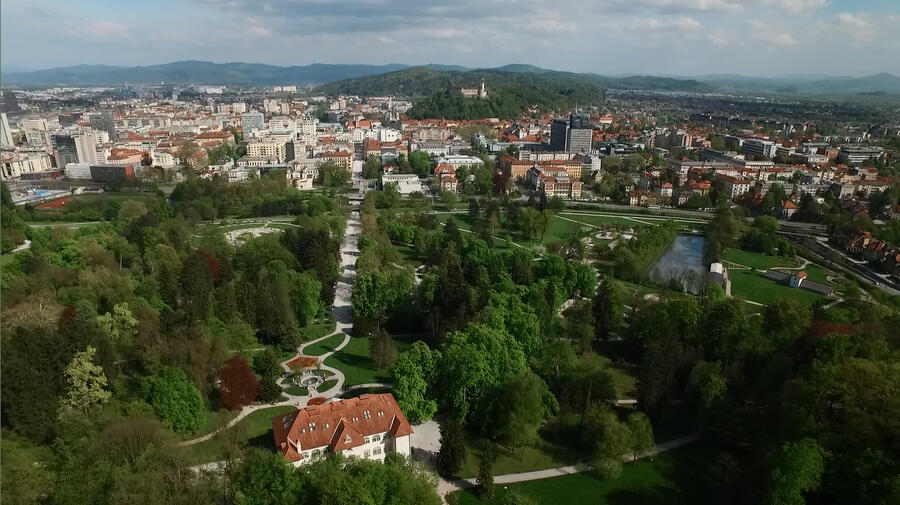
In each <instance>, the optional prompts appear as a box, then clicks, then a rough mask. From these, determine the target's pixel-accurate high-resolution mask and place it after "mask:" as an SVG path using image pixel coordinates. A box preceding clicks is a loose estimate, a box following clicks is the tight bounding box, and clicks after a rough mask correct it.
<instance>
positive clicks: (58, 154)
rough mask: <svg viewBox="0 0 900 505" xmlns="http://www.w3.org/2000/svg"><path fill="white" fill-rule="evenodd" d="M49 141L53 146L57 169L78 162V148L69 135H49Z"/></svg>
mask: <svg viewBox="0 0 900 505" xmlns="http://www.w3.org/2000/svg"><path fill="white" fill-rule="evenodd" d="M50 141H51V143H52V144H53V149H54V153H53V154H54V157H55V158H56V166H57V168H65V167H66V165H68V164H69V163H77V162H78V148H77V146H76V145H75V139H74V138H72V136H71V135H51V136H50Z"/></svg>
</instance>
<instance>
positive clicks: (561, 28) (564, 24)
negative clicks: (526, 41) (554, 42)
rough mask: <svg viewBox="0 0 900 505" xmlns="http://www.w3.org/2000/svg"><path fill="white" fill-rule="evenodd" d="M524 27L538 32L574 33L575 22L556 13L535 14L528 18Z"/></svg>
mask: <svg viewBox="0 0 900 505" xmlns="http://www.w3.org/2000/svg"><path fill="white" fill-rule="evenodd" d="M525 28H527V29H528V30H530V31H533V32H538V33H547V34H553V33H575V31H576V28H575V23H573V22H572V21H570V20H568V19H563V18H561V17H559V16H556V15H551V14H547V15H544V16H535V17H533V18H532V19H530V20H528V22H527V23H526V24H525Z"/></svg>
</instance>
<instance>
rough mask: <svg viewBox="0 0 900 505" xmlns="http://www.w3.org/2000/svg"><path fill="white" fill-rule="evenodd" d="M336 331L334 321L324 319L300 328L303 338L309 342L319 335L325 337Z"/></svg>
mask: <svg viewBox="0 0 900 505" xmlns="http://www.w3.org/2000/svg"><path fill="white" fill-rule="evenodd" d="M333 331H334V321H323V322H321V323H311V324H308V325H306V326H304V327H303V328H300V334H301V335H302V336H303V340H305V341H307V342H309V341H310V340H315V339H317V338H319V337H324V336H325V335H328V334H329V333H331V332H333Z"/></svg>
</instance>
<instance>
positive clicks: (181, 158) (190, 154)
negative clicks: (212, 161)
mask: <svg viewBox="0 0 900 505" xmlns="http://www.w3.org/2000/svg"><path fill="white" fill-rule="evenodd" d="M199 153H200V146H198V145H197V143H196V142H194V141H193V140H185V141H184V142H182V143H181V144H180V145H179V146H178V164H179V165H180V166H181V170H182V172H183V173H184V174H185V176H187V177H188V178H190V177H193V176H194V175H196V172H195V170H196V169H198V168H202V167H203V166H204V165H205V163H202V162H200V161H198V154H199ZM203 158H204V159H205V157H203Z"/></svg>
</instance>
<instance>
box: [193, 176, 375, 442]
mask: <svg viewBox="0 0 900 505" xmlns="http://www.w3.org/2000/svg"><path fill="white" fill-rule="evenodd" d="M355 175H356V174H355ZM355 182H356V181H355ZM359 204H360V201H359V200H354V199H351V200H350V217H349V218H348V219H347V227H346V228H345V230H344V241H343V242H342V243H341V250H340V253H341V276H340V279H339V280H338V282H337V284H336V286H335V290H334V306H333V307H332V309H331V310H332V314H333V315H334V320H335V328H334V331H332V332H331V333H329V334H327V335H325V336H322V337H319V338H317V339H315V340H311V341H309V342H305V343H303V344H301V345H300V347H298V348H297V354H295V355H294V356H292V357H291V358H290V359H287V360H285V361H283V362H282V363H281V368H283V369H284V371H285V372H287V373H291V372H292V370H291V368H290V367H289V366H288V363H289V362H290V361H291V360H293V359H296V358H298V357H300V356H303V350H304V349H305V348H306V347H308V346H310V345H312V344H315V343H316V342H319V341H322V340H325V339H326V338H328V337H331V336H333V335H337V334H343V335H344V339H343V340H342V341H341V342H340V343H339V344H338V345H337V346H335V348H334V349H332V350H331V351H329V352H326V353H325V354H322V355H321V356H317V358H318V360H319V363H320V365H319V369H320V370H325V371H328V372H331V373H332V376H331V377H329V378H328V380H337V383H336V384H335V385H334V386H333V387H331V388H330V389H328V390H327V391H316V396H317V397H319V396H322V397H325V398H328V399H330V398H333V397H335V396H337V395H338V394H339V393H340V392H341V388H342V387H343V386H344V381H345V377H344V373H343V372H341V371H340V370H338V369H337V368H334V367H331V366H327V365H325V360H326V359H328V357H329V356H331V355H332V354H334V353H336V352H337V351H339V350H341V349H342V348H343V347H344V346H346V345H347V343H349V342H350V333H352V330H353V311H352V307H351V301H350V296H351V293H352V288H353V281H354V279H356V257H357V256H359V247H358V244H359V234H360V231H361V226H362V225H361V223H360V218H359ZM278 384H279V385H280V386H282V388H287V387H290V386H292V385H293V384H291V383H290V377H285V378H282V379H280V380H279V381H278ZM379 386H380V385H379ZM376 387H378V386H376ZM282 395H283V396H285V397H286V399H284V400H280V401H276V402H271V403H257V404H254V405H247V406H245V407H244V408H242V409H241V410H240V412H238V415H237V416H235V417H234V419H232V420H231V421H229V422H228V423H227V424H225V425H224V426H222V427H221V428H219V429H218V430H215V431H213V432H212V433H208V434H206V435H203V436H202V437H197V438H194V439H191V440H186V441H184V442H182V443H181V445H184V446H188V445H193V444H197V443H200V442H205V441H206V440H209V439H211V438H213V437H215V436H216V435H217V434H218V433H219V432H221V431H222V430H227V429H228V428H230V427H232V426H234V425H235V424H237V423H239V422H240V421H241V420H243V419H244V418H245V417H247V416H249V415H250V414H252V413H253V412H256V411H257V410H263V409H268V408H272V407H277V406H280V405H292V406H295V407H297V408H301V407H305V406H306V404H307V402H309V400H310V398H312V396H311V395H290V394H288V393H286V392H282Z"/></svg>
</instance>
